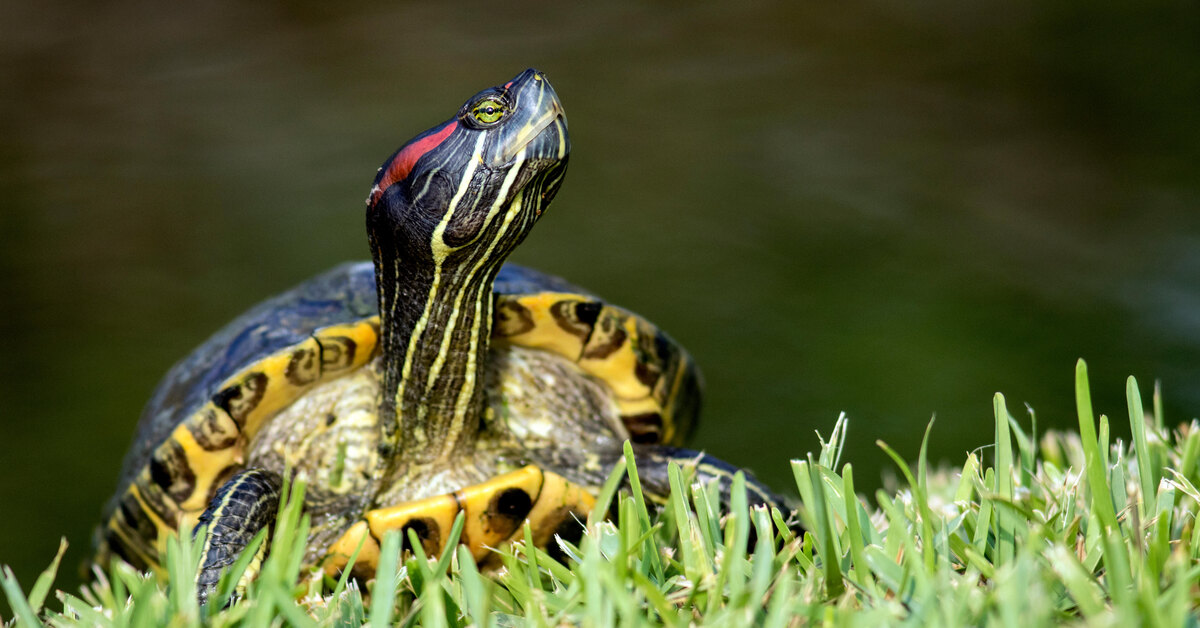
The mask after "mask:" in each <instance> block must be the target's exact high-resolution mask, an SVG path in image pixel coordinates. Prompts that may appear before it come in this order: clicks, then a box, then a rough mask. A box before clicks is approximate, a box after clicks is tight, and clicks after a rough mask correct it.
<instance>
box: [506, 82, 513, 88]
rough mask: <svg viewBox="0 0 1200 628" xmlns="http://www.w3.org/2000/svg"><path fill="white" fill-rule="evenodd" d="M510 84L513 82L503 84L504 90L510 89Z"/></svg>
mask: <svg viewBox="0 0 1200 628" xmlns="http://www.w3.org/2000/svg"><path fill="white" fill-rule="evenodd" d="M512 84H513V82H512V81H509V82H507V83H505V84H504V89H508V88H510V87H512Z"/></svg>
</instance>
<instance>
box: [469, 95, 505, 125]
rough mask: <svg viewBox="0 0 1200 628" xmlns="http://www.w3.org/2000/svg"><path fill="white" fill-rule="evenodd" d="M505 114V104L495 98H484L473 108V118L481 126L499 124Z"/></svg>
mask: <svg viewBox="0 0 1200 628" xmlns="http://www.w3.org/2000/svg"><path fill="white" fill-rule="evenodd" d="M505 112H506V109H505V107H504V103H502V102H500V101H499V100H496V99H495V98H484V99H483V100H481V101H479V102H478V103H475V106H474V107H472V108H471V117H472V118H474V119H475V121H476V122H478V123H479V124H483V125H492V124H495V123H497V122H499V121H500V119H501V118H503V117H504V114H505Z"/></svg>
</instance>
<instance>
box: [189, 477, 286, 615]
mask: <svg viewBox="0 0 1200 628" xmlns="http://www.w3.org/2000/svg"><path fill="white" fill-rule="evenodd" d="M280 485H281V481H280V478H279V475H278V474H276V473H274V472H271V471H267V470H265V469H257V468H255V469H246V470H244V471H240V472H238V473H237V474H236V475H234V476H233V477H232V478H230V479H229V481H227V482H225V483H224V484H222V485H221V488H220V489H219V490H217V494H216V496H214V497H213V499H212V502H210V503H209V504H208V508H206V509H205V510H204V513H203V514H201V515H200V520H199V522H198V524H197V527H196V532H195V533H196V534H199V533H201V531H203V534H204V545H203V547H202V548H201V550H200V556H201V559H200V570H199V571H198V572H197V573H196V593H197V598H198V599H199V601H200V604H201V605H204V604H205V603H206V602H207V601H208V597H209V596H210V595H212V594H213V593H214V592H215V591H216V589H217V582H218V581H219V580H220V578H221V572H222V571H224V570H225V568H227V567H229V566H230V565H232V564H233V563H234V561H236V560H237V558H238V556H239V555H240V554H241V553H242V551H243V550H245V549H246V546H247V545H249V544H250V541H251V540H252V539H253V538H254V535H256V534H258V532H259V530H262V529H263V528H268V530H269V529H270V526H271V524H272V523H274V521H275V516H276V513H277V512H278V510H279V490H280V489H279V487H280ZM269 534H270V532H268V535H269ZM266 552H267V543H265V542H264V543H263V544H262V545H261V546H259V548H258V554H257V555H256V556H255V558H254V561H253V562H251V563H250V566H249V567H248V568H247V569H246V573H245V574H244V575H243V576H242V579H241V580H240V581H239V582H238V590H239V591H243V590H245V586H246V584H247V583H248V582H249V581H250V580H252V579H254V576H255V575H256V574H257V573H258V569H259V568H260V567H261V565H262V559H263V558H265V557H266Z"/></svg>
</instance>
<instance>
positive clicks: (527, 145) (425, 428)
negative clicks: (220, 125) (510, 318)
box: [367, 70, 570, 477]
mask: <svg viewBox="0 0 1200 628" xmlns="http://www.w3.org/2000/svg"><path fill="white" fill-rule="evenodd" d="M569 150H570V142H569V141H568V139H567V122H566V118H565V117H564V116H563V108H562V103H560V102H559V100H558V95H557V94H555V93H554V88H552V87H550V82H549V81H547V80H546V77H545V75H543V74H542V73H540V72H537V71H535V70H526V71H524V72H522V73H521V74H520V75H519V76H517V77H516V78H514V79H513V80H511V81H509V82H507V83H505V84H503V85H500V86H497V87H493V88H490V89H486V90H484V91H482V92H480V93H478V94H476V95H475V96H473V97H471V99H470V100H468V101H467V102H466V104H464V105H463V106H462V107H461V108H460V109H459V110H458V113H457V114H455V116H454V117H453V118H451V119H450V120H447V121H446V122H443V123H442V124H439V125H437V126H435V127H433V128H432V129H429V130H428V131H425V132H424V133H422V134H420V135H418V136H417V137H415V138H413V139H412V140H411V141H409V142H408V144H405V145H404V147H403V148H401V149H400V150H398V151H396V153H395V154H394V155H392V156H391V158H389V159H388V161H387V162H386V163H384V165H383V167H382V168H380V170H379V174H378V175H377V176H376V177H375V186H374V187H373V188H372V189H371V196H370V197H369V198H368V199H367V234H368V238H369V240H370V243H371V253H372V256H373V257H374V260H375V280H376V286H377V290H378V298H379V313H380V331H381V336H380V347H381V349H380V354H381V367H380V368H381V372H382V379H383V386H384V390H385V391H386V392H385V393H384V395H383V397H382V399H381V402H380V404H381V405H380V416H381V426H382V428H383V436H384V439H385V442H388V443H391V444H392V445H393V446H394V449H393V454H392V457H391V460H392V463H391V464H392V465H394V467H395V469H396V471H395V472H396V473H398V474H400V475H399V476H397V477H402V475H403V474H402V472H401V471H399V469H401V467H402V465H404V464H410V463H413V464H415V463H417V462H421V463H425V462H429V461H432V460H442V461H446V460H450V459H452V458H453V455H454V453H455V452H460V451H463V450H465V449H466V448H468V447H470V445H471V443H472V442H473V441H474V438H475V435H476V433H477V432H478V429H479V423H480V419H479V417H480V414H481V412H482V407H483V389H482V385H483V381H484V372H483V369H484V365H485V363H486V361H487V354H488V342H489V338H490V337H491V328H492V307H493V299H492V282H493V281H494V280H495V277H496V274H497V273H498V272H499V271H500V267H501V265H502V264H503V262H504V259H505V258H507V257H508V254H509V253H511V252H512V250H513V249H514V248H515V247H516V246H517V244H519V243H520V242H521V240H523V239H524V238H525V235H526V234H528V233H529V230H530V229H531V228H532V227H533V224H534V223H535V222H536V221H537V219H538V217H539V216H540V215H541V213H542V210H543V209H544V208H545V207H546V205H547V204H548V203H550V201H551V200H552V199H553V198H554V194H555V192H557V191H558V186H559V184H560V183H561V182H562V178H563V174H564V173H565V172H566V166H567V153H568V152H569Z"/></svg>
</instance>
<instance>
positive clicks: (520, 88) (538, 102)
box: [493, 69, 571, 165]
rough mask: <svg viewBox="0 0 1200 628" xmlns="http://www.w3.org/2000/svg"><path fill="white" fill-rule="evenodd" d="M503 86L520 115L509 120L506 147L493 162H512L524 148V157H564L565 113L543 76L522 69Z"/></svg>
mask: <svg viewBox="0 0 1200 628" xmlns="http://www.w3.org/2000/svg"><path fill="white" fill-rule="evenodd" d="M505 87H506V89H508V90H509V95H510V97H511V98H513V100H514V101H515V102H516V108H517V110H518V111H522V113H523V114H524V115H522V119H518V120H513V121H512V122H513V123H516V124H511V129H512V130H511V131H510V132H511V133H513V139H512V141H511V142H505V143H504V145H505V146H506V148H505V150H503V151H501V152H500V154H499V155H497V156H496V157H497V162H498V163H496V164H493V165H499V164H503V163H508V162H510V161H512V160H513V158H515V157H516V156H517V154H518V153H520V152H521V151H522V150H525V151H526V158H530V157H541V158H556V159H563V158H565V157H566V156H567V153H569V152H570V150H571V143H570V139H569V138H568V136H567V116H566V112H565V111H564V110H563V106H562V101H561V100H559V99H558V94H557V93H555V91H554V88H553V87H552V86H551V85H550V81H549V80H548V79H547V78H546V75H545V74H543V73H541V72H538V71H537V70H533V69H529V70H525V71H524V72H522V73H521V74H520V75H519V76H517V77H516V78H515V79H513V80H512V81H511V82H510V83H508V85H506V86H505ZM534 153H536V154H534Z"/></svg>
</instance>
